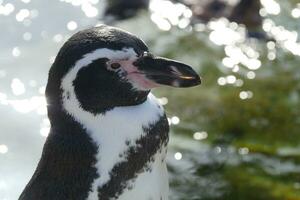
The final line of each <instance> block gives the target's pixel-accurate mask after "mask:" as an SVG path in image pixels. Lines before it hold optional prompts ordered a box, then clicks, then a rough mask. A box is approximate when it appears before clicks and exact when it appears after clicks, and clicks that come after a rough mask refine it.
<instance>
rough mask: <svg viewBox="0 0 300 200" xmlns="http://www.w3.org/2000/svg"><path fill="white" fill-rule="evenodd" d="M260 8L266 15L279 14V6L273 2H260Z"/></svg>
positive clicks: (266, 0) (271, 0)
mask: <svg viewBox="0 0 300 200" xmlns="http://www.w3.org/2000/svg"><path fill="white" fill-rule="evenodd" d="M260 2H261V4H262V6H263V7H264V9H265V10H266V12H267V13H268V14H271V15H278V14H279V13H280V10H281V9H280V5H279V4H278V3H277V2H276V1H274V0H260Z"/></svg>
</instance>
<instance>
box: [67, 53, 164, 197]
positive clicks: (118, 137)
mask: <svg viewBox="0 0 300 200" xmlns="http://www.w3.org/2000/svg"><path fill="white" fill-rule="evenodd" d="M102 57H106V58H109V59H120V58H122V59H124V60H134V59H136V53H135V52H134V51H133V49H124V50H122V51H113V50H109V49H98V50H95V51H93V52H91V53H88V54H86V55H85V56H83V58H82V59H80V60H79V61H77V62H76V63H75V66H74V67H73V68H71V70H70V71H69V72H68V73H67V74H66V75H65V77H64V78H63V79H62V83H61V89H62V90H63V95H62V103H63V108H64V109H65V111H66V112H67V113H68V114H69V115H70V116H72V117H73V118H74V120H76V121H77V122H78V123H80V124H81V125H82V126H83V127H84V128H85V129H86V130H87V133H88V134H89V136H90V137H91V138H92V140H93V141H94V142H95V144H96V145H97V146H98V148H99V150H98V153H97V154H96V155H95V157H96V160H97V162H96V164H95V167H96V168H97V172H98V174H99V175H100V176H99V178H97V179H95V180H94V182H93V184H92V191H91V192H90V193H89V196H88V198H87V199H88V200H96V199H98V192H97V188H98V187H99V186H102V185H103V184H105V183H106V182H107V181H108V180H109V179H110V174H109V173H110V171H111V170H112V168H113V167H114V165H115V164H117V163H119V162H121V161H123V160H124V159H126V157H125V156H123V157H121V158H120V156H119V155H120V154H124V152H126V151H127V150H128V149H127V148H128V146H127V145H126V141H133V142H134V141H136V140H138V139H139V138H140V137H141V136H143V134H144V131H143V127H147V126H148V125H149V124H153V123H155V122H156V121H158V120H159V119H160V117H161V116H162V115H163V113H164V111H163V109H162V107H159V106H158V101H157V99H156V98H155V97H154V96H153V95H152V94H149V95H148V98H147V100H146V101H145V102H144V103H142V104H140V105H137V106H127V107H115V108H114V109H112V110H110V111H108V112H106V113H105V115H102V114H97V115H94V114H92V113H90V112H88V111H86V110H84V109H83V108H82V107H81V105H80V102H79V101H78V99H77V97H76V94H75V91H74V86H73V81H74V80H75V78H76V75H77V73H78V71H79V70H80V69H81V68H83V67H86V66H88V65H89V64H90V63H92V62H93V60H96V59H99V58H102ZM155 162H156V161H155ZM155 166H156V164H155ZM156 168H157V170H155V173H162V174H164V176H166V167H165V165H164V166H162V167H160V166H158V167H156ZM156 171H157V172H156ZM157 175H158V174H157ZM157 175H155V177H158V176H157ZM160 178H161V177H159V178H158V179H157V181H159V182H160V180H159V179H160ZM166 179H167V178H166ZM165 181H167V180H165ZM166 183H167V182H166ZM145 184H147V182H145ZM122 199H124V200H127V198H126V197H124V198H122Z"/></svg>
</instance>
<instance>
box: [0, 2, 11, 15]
mask: <svg viewBox="0 0 300 200" xmlns="http://www.w3.org/2000/svg"><path fill="white" fill-rule="evenodd" d="M14 10H15V6H14V5H13V4H11V3H7V4H5V5H1V4H0V15H5V16H7V15H10V14H11V13H12V12H13V11H14Z"/></svg>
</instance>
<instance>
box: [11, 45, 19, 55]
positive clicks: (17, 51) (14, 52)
mask: <svg viewBox="0 0 300 200" xmlns="http://www.w3.org/2000/svg"><path fill="white" fill-rule="evenodd" d="M11 53H12V55H13V56H14V57H19V56H20V55H21V51H20V49H19V47H14V48H13V50H12V52H11Z"/></svg>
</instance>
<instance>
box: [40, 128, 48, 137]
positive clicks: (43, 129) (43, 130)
mask: <svg viewBox="0 0 300 200" xmlns="http://www.w3.org/2000/svg"><path fill="white" fill-rule="evenodd" d="M49 131H50V127H42V128H41V129H40V134H41V135H42V136H44V137H47V136H48V134H49Z"/></svg>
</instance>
